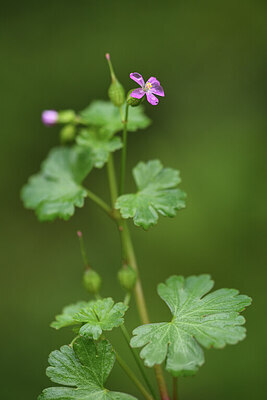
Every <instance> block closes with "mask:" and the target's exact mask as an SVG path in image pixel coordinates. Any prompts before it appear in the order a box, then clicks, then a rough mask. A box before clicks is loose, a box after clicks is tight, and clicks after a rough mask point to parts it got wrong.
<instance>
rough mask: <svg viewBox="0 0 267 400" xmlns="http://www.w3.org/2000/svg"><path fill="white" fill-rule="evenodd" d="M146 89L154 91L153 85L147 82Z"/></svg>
mask: <svg viewBox="0 0 267 400" xmlns="http://www.w3.org/2000/svg"><path fill="white" fill-rule="evenodd" d="M146 89H148V90H150V89H152V83H150V82H147V83H146Z"/></svg>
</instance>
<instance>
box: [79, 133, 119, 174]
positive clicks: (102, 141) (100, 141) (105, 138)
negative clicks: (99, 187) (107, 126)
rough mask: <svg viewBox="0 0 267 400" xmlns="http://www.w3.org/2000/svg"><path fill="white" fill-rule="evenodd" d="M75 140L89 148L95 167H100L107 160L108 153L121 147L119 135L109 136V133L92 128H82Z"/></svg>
mask: <svg viewBox="0 0 267 400" xmlns="http://www.w3.org/2000/svg"><path fill="white" fill-rule="evenodd" d="M76 140H77V143H78V144H79V145H80V146H83V147H86V148H89V149H90V150H91V152H92V156H93V162H94V166H95V167H96V168H102V167H103V166H104V164H105V163H106V162H107V161H108V157H109V153H111V152H113V151H116V150H118V149H120V148H121V147H122V142H121V138H120V137H118V136H116V137H111V135H110V133H108V132H106V131H102V130H100V129H94V128H90V129H82V130H81V132H80V133H79V136H78V137H77V139H76Z"/></svg>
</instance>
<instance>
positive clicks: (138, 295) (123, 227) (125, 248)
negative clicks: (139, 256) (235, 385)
mask: <svg viewBox="0 0 267 400" xmlns="http://www.w3.org/2000/svg"><path fill="white" fill-rule="evenodd" d="M126 133H127V129H126ZM125 155H126V154H125ZM107 168H108V178H109V187H110V193H111V200H112V206H113V207H114V205H115V202H116V199H117V183H116V175H115V171H114V164H113V158H112V154H110V157H109V161H108V166H107ZM111 216H112V214H111ZM113 217H114V216H113ZM116 221H117V225H118V229H119V232H120V235H121V242H122V253H123V258H124V261H125V262H127V264H129V265H131V267H132V268H134V269H135V270H136V272H137V280H136V285H135V289H134V292H135V300H136V304H137V309H138V312H139V316H140V319H141V321H142V323H143V324H149V317H148V312H147V307H146V302H145V297H144V292H143V288H142V283H141V280H140V277H139V275H138V266H137V262H136V257H135V252H134V248H133V244H132V240H131V236H130V232H129V230H128V226H127V223H126V221H125V220H123V219H122V218H120V217H116ZM154 369H155V373H156V378H157V383H158V387H159V391H160V395H161V399H162V400H169V395H168V390H167V386H166V383H165V379H164V375H163V372H162V369H161V366H160V365H155V367H154Z"/></svg>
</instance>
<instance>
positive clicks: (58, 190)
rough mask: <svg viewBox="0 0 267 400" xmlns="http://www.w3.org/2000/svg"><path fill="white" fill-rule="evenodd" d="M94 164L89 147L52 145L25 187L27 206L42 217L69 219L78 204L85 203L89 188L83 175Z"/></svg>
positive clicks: (41, 218) (23, 198)
mask: <svg viewBox="0 0 267 400" xmlns="http://www.w3.org/2000/svg"><path fill="white" fill-rule="evenodd" d="M92 167H93V160H92V155H91V153H90V151H89V150H88V149H86V150H85V149H84V148H80V147H78V146H74V147H72V148H65V147H59V148H55V149H53V150H52V151H51V152H50V153H49V155H48V157H47V159H46V160H45V161H44V162H43V164H42V166H41V172H40V173H38V174H36V175H33V176H32V177H31V178H30V179H29V181H28V183H27V184H26V185H25V186H24V187H23V188H22V192H21V197H22V200H23V202H24V206H25V207H26V208H29V209H33V210H35V212H36V215H37V217H38V218H39V220H40V221H49V220H53V219H55V218H56V217H59V218H63V219H65V220H67V219H69V218H70V217H71V216H72V215H73V214H74V210H75V206H76V207H82V206H83V204H84V198H85V197H86V196H87V193H86V190H85V189H84V188H83V187H82V186H81V183H82V181H83V179H84V178H85V177H86V176H87V174H88V173H89V172H90V170H91V169H92Z"/></svg>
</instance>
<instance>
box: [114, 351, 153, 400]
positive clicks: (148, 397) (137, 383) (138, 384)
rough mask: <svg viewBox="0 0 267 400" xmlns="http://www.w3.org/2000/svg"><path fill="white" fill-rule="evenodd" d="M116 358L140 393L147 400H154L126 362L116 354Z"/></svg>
mask: <svg viewBox="0 0 267 400" xmlns="http://www.w3.org/2000/svg"><path fill="white" fill-rule="evenodd" d="M116 358H117V361H118V363H119V365H120V366H121V368H122V369H123V370H124V371H125V373H126V374H127V375H128V377H129V378H130V379H131V381H132V382H133V383H134V384H135V386H136V387H137V388H138V389H139V391H140V392H141V393H142V395H143V396H144V398H145V399H146V400H153V397H152V396H151V395H150V394H149V393H148V391H147V390H146V388H145V387H144V386H143V385H142V383H141V382H140V381H139V379H138V378H137V377H136V376H135V374H134V373H133V371H132V370H131V369H130V368H129V367H128V365H127V364H126V362H125V361H124V360H123V359H122V358H121V357H120V355H119V354H118V353H117V352H116Z"/></svg>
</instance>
